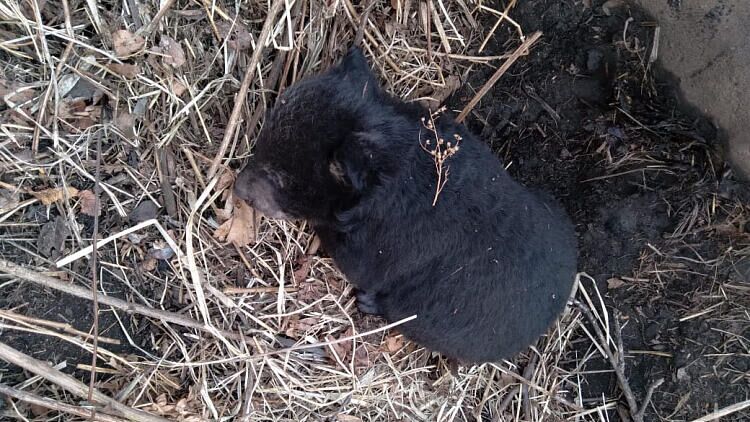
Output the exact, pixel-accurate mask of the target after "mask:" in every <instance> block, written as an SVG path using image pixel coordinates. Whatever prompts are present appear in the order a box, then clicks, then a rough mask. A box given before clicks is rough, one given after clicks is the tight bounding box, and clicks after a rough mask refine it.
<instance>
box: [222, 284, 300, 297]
mask: <svg viewBox="0 0 750 422" xmlns="http://www.w3.org/2000/svg"><path fill="white" fill-rule="evenodd" d="M298 290H299V289H298V288H296V287H284V291H285V292H287V293H294V292H296V291H298ZM278 292H279V288H278V287H274V286H269V287H265V286H264V287H247V288H244V287H227V288H225V289H224V294H227V295H242V294H246V293H278Z"/></svg>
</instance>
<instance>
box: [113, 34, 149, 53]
mask: <svg viewBox="0 0 750 422" xmlns="http://www.w3.org/2000/svg"><path fill="white" fill-rule="evenodd" d="M112 43H113V44H114V47H115V54H117V56H118V57H127V56H129V55H131V54H133V53H135V52H137V51H140V50H141V49H142V48H143V46H145V45H146V40H145V39H143V37H141V36H140V35H135V34H133V33H132V32H130V31H127V30H125V29H120V30H117V31H115V32H113V33H112Z"/></svg>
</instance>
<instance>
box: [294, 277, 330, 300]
mask: <svg viewBox="0 0 750 422" xmlns="http://www.w3.org/2000/svg"><path fill="white" fill-rule="evenodd" d="M297 283H298V285H299V290H297V299H298V300H301V301H302V302H306V303H309V302H313V301H314V300H316V299H319V298H321V297H323V295H325V294H326V286H325V283H323V282H322V281H320V280H316V279H312V280H304V279H303V280H300V281H298V282H297Z"/></svg>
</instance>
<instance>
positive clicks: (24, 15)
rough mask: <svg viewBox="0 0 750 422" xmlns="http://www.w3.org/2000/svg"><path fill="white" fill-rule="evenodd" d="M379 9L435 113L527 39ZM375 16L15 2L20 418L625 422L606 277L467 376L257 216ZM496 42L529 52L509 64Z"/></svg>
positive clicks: (9, 310)
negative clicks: (320, 85)
mask: <svg viewBox="0 0 750 422" xmlns="http://www.w3.org/2000/svg"><path fill="white" fill-rule="evenodd" d="M373 3H374V5H373V7H372V9H371V10H370V11H369V14H368V15H367V16H368V19H367V21H366V24H365V25H364V32H363V41H364V46H365V51H366V54H367V55H368V56H369V57H370V58H371V59H372V60H373V62H374V63H375V66H376V71H377V72H378V73H379V74H380V76H381V77H382V79H383V80H384V81H385V83H386V86H387V88H388V89H389V90H390V91H391V92H393V93H394V94H396V95H399V96H402V97H404V98H407V99H410V100H415V101H423V102H425V103H426V104H428V105H429V106H431V107H433V108H436V107H437V105H439V104H441V103H442V102H443V101H444V100H445V99H446V98H448V97H449V96H450V95H451V94H452V93H453V92H454V91H455V90H456V89H457V88H458V86H459V80H460V79H461V78H462V77H464V76H465V75H467V74H468V73H469V72H470V71H471V70H473V69H478V68H486V67H488V66H489V67H491V68H500V67H501V65H502V64H503V63H504V61H505V60H506V59H507V58H509V57H511V56H513V52H514V51H515V50H516V48H517V47H518V46H519V45H521V43H522V42H523V41H524V40H527V39H528V37H526V36H524V33H523V28H521V27H520V26H519V25H518V24H516V23H515V22H514V21H513V20H511V19H510V18H509V17H508V16H507V15H506V14H505V13H506V12H507V10H494V9H492V8H490V7H489V6H488V5H487V4H482V3H481V2H480V3H479V4H477V2H475V1H471V0H456V1H446V0H430V1H426V2H424V1H417V0H413V1H412V0H392V1H376V2H373ZM514 3H515V1H511V2H509V6H508V9H510V8H511V7H512V6H513V4H514ZM363 9H364V7H363V5H359V4H353V3H352V2H351V1H350V0H310V1H301V0H297V1H292V0H289V1H279V0H274V1H268V2H266V1H256V0H251V1H249V2H242V3H230V2H210V1H198V0H194V1H164V2H154V1H144V2H138V1H131V0H128V1H123V2H109V1H104V2H92V1H77V0H71V1H62V2H60V3H58V2H44V1H40V2H29V1H26V0H9V1H4V2H3V3H0V40H1V41H0V227H2V229H0V256H1V260H0V271H1V272H3V273H4V274H5V275H4V276H3V277H2V278H0V361H2V360H4V361H6V362H7V364H2V363H0V394H1V395H5V397H6V399H5V400H4V401H0V418H9V419H22V418H26V420H39V421H41V420H83V419H87V418H89V417H91V414H92V411H94V412H93V413H94V414H95V416H94V418H95V420H103V421H119V420H126V419H132V420H142V421H150V420H164V419H168V420H182V421H199V420H235V419H237V420H248V421H255V420H258V421H266V420H269V421H271V420H273V421H319V420H332V421H341V422H355V421H389V420H392V421H397V420H403V421H407V420H425V421H427V420H429V421H433V420H436V421H464V420H493V421H494V420H498V421H499V420H527V421H555V420H577V421H587V420H592V421H594V420H596V421H604V420H608V417H609V416H608V415H612V414H613V413H612V410H613V409H615V408H616V407H617V404H618V402H619V401H620V397H619V396H618V395H608V394H603V395H602V396H596V397H586V396H584V393H583V392H582V385H583V384H585V380H586V377H587V376H589V375H590V374H589V373H587V371H586V369H585V368H586V366H587V365H586V363H587V362H588V361H589V360H591V359H603V358H604V357H608V358H609V359H610V360H611V361H612V363H613V364H614V365H615V366H617V365H618V362H620V363H621V360H622V359H621V358H620V356H622V345H621V344H618V338H619V336H618V335H616V333H613V330H615V331H616V328H617V324H616V323H614V322H613V321H612V320H611V318H610V317H609V316H608V314H607V311H606V309H605V307H604V301H603V299H602V294H601V293H600V292H599V291H598V290H597V288H596V286H595V285H594V283H592V282H591V280H590V279H589V278H588V277H586V276H582V277H581V282H580V284H579V291H578V295H577V298H578V300H579V301H580V302H581V303H582V305H583V306H582V308H583V309H587V311H586V312H585V314H584V313H582V312H581V311H580V309H579V308H572V309H570V310H569V311H568V312H567V313H566V314H565V315H564V316H563V318H562V319H561V321H560V323H559V324H558V325H557V326H556V327H554V328H553V329H552V330H551V331H550V333H549V335H548V336H547V337H545V338H543V339H542V340H540V341H539V343H538V344H537V345H536V346H535V347H533V348H532V349H530V350H529V351H528V352H527V353H525V354H522V355H521V356H519V357H518V358H517V359H516V360H515V361H514V362H503V363H497V364H487V365H483V366H479V367H461V368H458V369H455V368H451V367H450V365H449V364H448V362H446V361H444V360H443V359H441V358H439V357H436V356H433V355H431V354H430V353H429V352H427V351H425V350H424V349H421V348H419V347H417V346H416V345H414V344H412V343H409V342H407V341H405V340H404V339H403V338H402V337H401V336H400V335H399V334H398V332H397V327H396V329H395V330H394V329H389V327H388V326H385V323H384V322H382V321H380V320H376V319H372V318H363V317H362V316H361V314H359V313H358V312H357V311H356V307H355V305H354V299H353V297H352V296H351V287H350V286H349V285H348V284H347V283H346V282H345V281H344V280H343V279H342V277H341V275H340V274H339V273H338V272H337V271H336V269H335V268H334V266H333V264H332V262H331V261H330V259H327V258H325V257H321V256H320V255H318V254H317V253H316V252H317V249H318V246H317V242H316V240H315V238H314V236H313V235H312V233H311V231H310V230H309V228H308V227H307V226H306V225H305V224H304V223H299V224H291V223H283V222H277V221H271V220H266V219H260V220H259V219H256V218H255V216H254V215H252V214H251V213H248V212H247V210H246V209H243V208H242V207H240V208H235V204H234V203H233V201H232V198H231V196H230V192H229V191H230V189H229V187H230V186H231V183H232V178H233V174H234V171H235V170H236V169H237V167H238V166H239V165H240V164H241V163H242V162H243V160H244V158H245V157H247V155H248V154H249V153H250V152H251V151H252V146H253V145H252V143H253V138H254V134H255V133H257V130H258V128H259V126H260V125H261V124H262V116H263V113H264V111H265V109H266V107H267V106H268V105H269V104H272V103H273V99H274V98H275V97H276V95H277V93H278V92H279V91H280V90H283V89H284V88H285V87H287V86H288V85H289V84H291V83H293V82H294V81H296V80H298V79H299V78H301V77H303V76H304V75H307V74H311V73H314V72H317V71H319V70H321V69H324V68H326V67H327V66H328V65H329V64H331V63H332V62H334V61H335V60H336V59H337V58H338V57H340V56H341V54H342V53H343V52H344V51H345V50H346V49H347V48H348V47H349V43H350V40H352V39H353V38H354V36H355V33H356V31H357V29H358V28H359V27H360V16H361V15H362V14H363V12H364V10H363ZM485 20H492V21H493V22H496V23H497V24H496V25H490V26H487V27H483V26H482V25H480V24H479V23H478V21H485ZM498 28H510V30H511V31H513V32H514V33H515V34H517V36H518V37H517V39H515V40H513V42H511V43H509V44H508V45H507V47H508V48H507V52H506V53H505V54H502V55H494V56H492V55H487V53H486V52H484V47H485V44H486V43H487V40H488V39H489V38H490V37H492V35H493V33H494V32H495V31H497V30H498ZM427 34H429V36H428V35H427ZM261 35H263V36H261ZM515 56H516V57H517V56H518V54H516V55H515ZM519 60H521V61H522V60H524V58H523V57H521V58H520V59H519ZM238 96H239V97H242V96H245V97H246V98H245V99H244V101H238V100H237V98H238ZM238 104H239V105H238ZM94 239H96V240H98V241H95V240H94ZM92 244H96V248H93V247H92ZM94 249H95V250H96V251H95V252H96V253H94V254H92V253H91V252H92V250H94ZM92 256H96V257H98V259H97V260H93V259H91V257H92ZM92 268H95V270H94V271H92ZM92 282H93V283H92ZM92 284H93V286H94V288H95V289H96V291H97V294H96V295H93V294H92ZM743 286H744V285H743V284H741V283H735V284H731V283H730V284H727V285H726V286H724V287H725V289H731V288H736V289H735V290H732V292H734V293H736V294H743V295H747V291H743V290H742V289H743V288H744V287H743ZM60 292H65V293H64V294H63V293H60ZM725 292H726V290H722V292H714V293H716V294H718V293H725ZM94 298H95V299H96V300H92V299H94ZM94 309H98V312H96V313H95V312H93V310H94ZM738 309H739V308H738ZM695 311H696V312H705V311H706V310H705V309H702V308H701V309H696V310H695ZM709 311H710V310H709ZM94 315H96V318H95V317H94ZM731 317H732V318H734V319H735V320H736V321H742V320H743V318H745V319H746V317H747V316H746V315H743V314H742V313H741V312H739V313H737V314H735V315H733V316H731ZM587 318H588V320H590V322H591V323H587V324H584V321H586V320H587ZM594 326H595V327H597V328H596V329H595V328H594ZM92 327H95V328H92ZM92 331H94V332H92ZM734 341H736V342H740V343H742V342H745V343H746V341H747V340H746V339H744V338H740V337H738V338H736V339H735V340H734ZM719 352H720V351H719ZM92 355H95V356H96V360H95V361H94V362H92V360H91V356H92ZM44 362H50V363H51V364H52V365H53V366H54V368H50V367H48V366H47V365H46V364H45V363H44ZM92 363H95V365H94V366H92ZM613 370H614V369H607V370H606V371H613ZM94 375H95V376H94ZM736 376H737V377H739V379H742V377H743V375H742V373H741V372H739V373H737V374H736ZM745 377H746V375H745ZM89 382H91V386H93V389H91V388H89V385H87V384H88V383H89ZM623 382H624V384H626V382H625V380H623ZM623 388H624V389H626V390H627V387H626V386H625V385H623ZM629 399H632V400H635V399H636V398H634V397H629ZM646 401H647V400H646ZM625 402H626V401H625V400H623V403H625ZM630 404H631V410H633V411H634V412H633V413H637V411H638V410H639V409H638V406H640V405H641V403H630ZM621 413H622V412H621ZM636 417H637V415H636Z"/></svg>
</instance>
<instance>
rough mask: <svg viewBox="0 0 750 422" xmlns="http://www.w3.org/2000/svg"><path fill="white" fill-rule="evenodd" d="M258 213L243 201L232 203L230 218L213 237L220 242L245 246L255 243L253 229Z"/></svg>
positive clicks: (256, 223)
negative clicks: (232, 210) (232, 208)
mask: <svg viewBox="0 0 750 422" xmlns="http://www.w3.org/2000/svg"><path fill="white" fill-rule="evenodd" d="M258 217H259V213H257V212H255V210H253V209H252V208H250V206H249V205H247V204H246V203H245V202H244V201H240V200H237V201H235V202H234V212H233V213H232V218H230V219H229V220H227V221H225V222H224V224H222V225H221V226H219V228H218V229H216V231H215V232H214V237H215V238H216V239H218V240H219V241H222V242H227V243H233V244H235V245H237V246H246V245H249V244H250V243H252V242H254V241H255V229H256V227H257V225H258V220H257V218H258Z"/></svg>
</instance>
